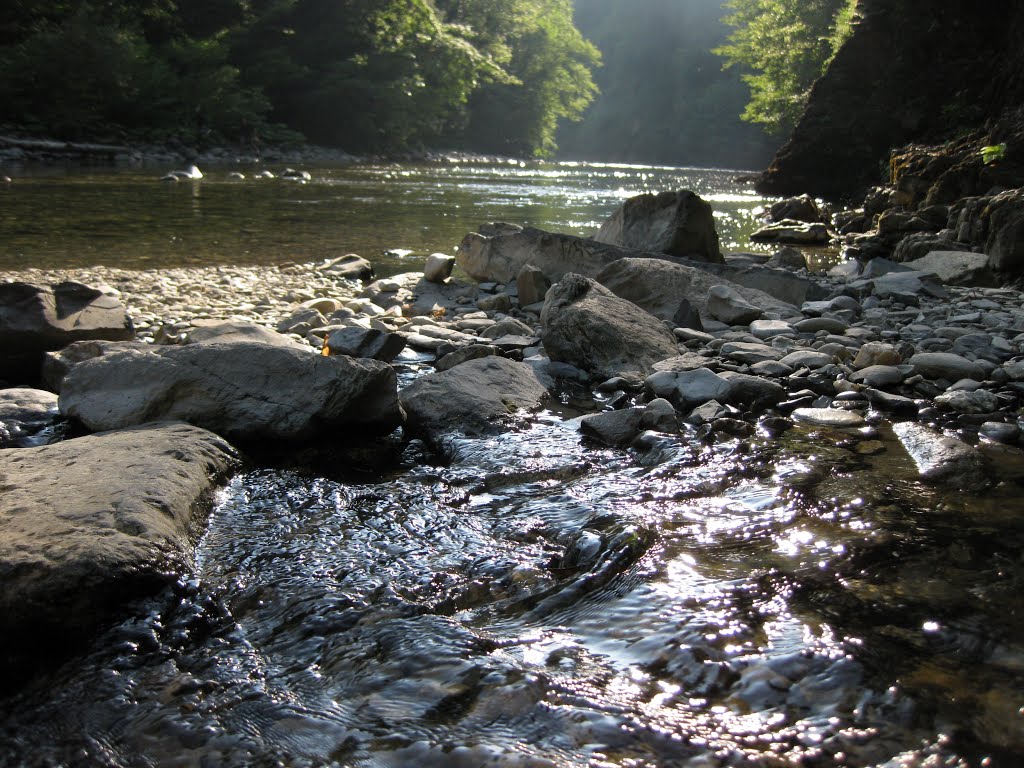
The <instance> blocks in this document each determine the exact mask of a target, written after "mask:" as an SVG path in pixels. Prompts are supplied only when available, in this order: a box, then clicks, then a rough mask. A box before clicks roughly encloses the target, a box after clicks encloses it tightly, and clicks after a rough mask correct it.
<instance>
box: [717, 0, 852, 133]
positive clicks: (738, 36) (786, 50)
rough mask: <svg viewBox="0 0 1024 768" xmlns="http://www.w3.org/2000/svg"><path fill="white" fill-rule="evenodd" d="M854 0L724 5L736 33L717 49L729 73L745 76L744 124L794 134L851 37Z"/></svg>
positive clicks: (730, 1)
mask: <svg viewBox="0 0 1024 768" xmlns="http://www.w3.org/2000/svg"><path fill="white" fill-rule="evenodd" d="M856 5H857V2H856V0H726V2H724V3H723V7H724V8H726V9H729V11H731V13H729V15H727V16H726V17H725V19H724V21H725V22H726V23H727V24H729V25H730V26H732V27H733V31H732V33H731V34H730V35H729V38H728V41H727V42H726V43H725V44H724V45H721V46H719V47H718V48H716V49H715V53H717V54H719V55H720V56H722V57H724V59H725V63H726V66H727V67H733V66H736V67H739V68H740V69H742V70H744V72H745V74H744V75H743V79H744V81H746V83H747V84H748V85H749V86H750V102H749V103H748V104H747V107H746V109H745V110H744V112H743V118H744V119H745V120H748V121H750V122H753V123H760V124H762V125H764V126H765V127H766V128H768V129H769V130H770V131H772V132H774V133H776V134H782V133H784V132H786V131H788V130H790V129H791V128H792V127H793V125H794V124H795V123H796V120H797V118H798V117H799V116H800V113H801V112H802V111H803V108H804V106H805V104H806V103H807V96H808V93H809V91H810V87H811V85H812V84H813V83H814V81H815V80H817V79H818V77H820V76H821V74H822V72H823V71H824V69H825V67H826V66H827V64H828V62H829V61H831V59H832V57H833V56H834V55H835V52H836V50H838V48H839V46H840V45H841V44H842V42H843V41H844V40H845V38H846V36H847V35H849V33H850V27H851V24H852V22H853V17H854V14H855V12H856Z"/></svg>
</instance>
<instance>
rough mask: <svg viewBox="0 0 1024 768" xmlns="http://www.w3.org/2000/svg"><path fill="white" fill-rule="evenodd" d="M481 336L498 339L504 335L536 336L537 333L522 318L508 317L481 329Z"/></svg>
mask: <svg viewBox="0 0 1024 768" xmlns="http://www.w3.org/2000/svg"><path fill="white" fill-rule="evenodd" d="M480 336H481V338H484V339H498V338H501V337H502V336H526V337H535V336H536V333H535V332H534V330H533V328H532V327H531V326H529V325H527V324H526V323H524V322H523V321H522V320H516V319H515V318H514V317H506V318H504V319H503V320H498V321H497V322H495V323H494V324H493V325H490V326H488V327H487V328H484V329H483V330H482V331H480Z"/></svg>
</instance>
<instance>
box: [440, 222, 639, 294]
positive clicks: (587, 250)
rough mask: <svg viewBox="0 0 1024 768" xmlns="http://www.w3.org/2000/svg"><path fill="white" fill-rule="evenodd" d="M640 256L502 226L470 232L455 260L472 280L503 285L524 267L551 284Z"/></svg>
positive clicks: (587, 241)
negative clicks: (570, 273) (535, 269)
mask: <svg viewBox="0 0 1024 768" xmlns="http://www.w3.org/2000/svg"><path fill="white" fill-rule="evenodd" d="M640 255H643V254H641V253H639V252H637V251H630V250H626V249H623V248H619V247H616V246H613V245H606V244H604V243H598V242H596V241H594V240H590V239H587V238H583V237H575V236H573V235H563V234H557V233H554V232H545V231H543V230H540V229H534V228H532V227H526V228H525V229H523V228H520V227H513V226H502V227H495V228H493V229H488V230H487V231H486V232H485V233H479V232H470V233H469V234H468V235H466V236H465V237H464V238H463V239H462V243H461V244H460V245H459V250H458V252H457V253H456V255H455V258H456V261H457V263H458V265H459V267H461V268H462V270H463V271H464V272H465V273H466V274H467V275H469V276H470V277H472V278H473V279H474V280H480V281H482V282H484V281H494V282H498V283H507V282H510V281H512V280H514V279H515V278H516V277H517V276H518V275H519V273H520V271H521V270H522V269H523V267H525V266H527V265H533V266H534V267H536V268H537V269H540V270H541V271H542V272H543V273H544V275H545V277H547V278H548V279H549V280H552V281H555V280H560V279H561V277H562V275H564V274H565V273H566V272H575V273H577V274H581V275H586V276H588V277H593V276H594V275H596V274H597V273H598V272H600V271H601V270H602V269H603V268H604V267H605V266H607V265H608V264H610V263H611V262H613V261H616V260H618V259H621V258H622V257H623V256H640Z"/></svg>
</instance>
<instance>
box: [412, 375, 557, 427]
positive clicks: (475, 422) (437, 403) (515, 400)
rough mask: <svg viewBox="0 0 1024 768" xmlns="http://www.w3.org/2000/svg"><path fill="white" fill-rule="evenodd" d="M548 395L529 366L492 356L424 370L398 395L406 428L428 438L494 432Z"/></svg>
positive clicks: (534, 407)
mask: <svg viewBox="0 0 1024 768" xmlns="http://www.w3.org/2000/svg"><path fill="white" fill-rule="evenodd" d="M546 396H547V388H546V387H545V386H544V384H543V383H542V382H541V380H540V379H539V378H538V377H537V374H536V373H535V371H534V369H533V367H532V366H530V365H527V364H526V363H518V362H515V361H514V360H509V359H507V358H504V357H494V356H489V357H482V358H478V359H475V360H469V361H467V362H464V363H461V364H460V365H456V366H455V367H453V368H449V369H448V370H446V371H440V372H437V373H431V374H427V375H426V376H422V377H420V378H418V379H416V381H414V382H413V383H412V384H410V385H409V386H408V387H406V388H405V389H403V390H402V391H401V393H400V398H401V403H402V407H403V408H404V409H405V412H406V415H407V418H408V421H407V423H406V429H408V430H410V431H412V432H420V433H425V434H427V435H428V436H429V437H431V438H437V437H440V436H442V435H443V434H445V433H452V432H461V433H463V434H466V435H476V434H483V433H486V432H490V431H493V430H494V429H495V428H496V427H497V425H499V424H500V423H502V422H504V421H507V420H508V419H509V418H510V417H511V416H512V415H513V414H514V413H515V412H516V411H517V410H533V409H536V408H538V407H539V406H540V405H541V403H542V402H543V400H544V398H545V397H546Z"/></svg>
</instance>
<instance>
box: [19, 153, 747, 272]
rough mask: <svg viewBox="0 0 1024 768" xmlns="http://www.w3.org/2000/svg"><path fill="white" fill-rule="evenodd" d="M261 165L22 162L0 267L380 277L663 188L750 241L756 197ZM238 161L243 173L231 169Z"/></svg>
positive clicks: (700, 176)
mask: <svg viewBox="0 0 1024 768" xmlns="http://www.w3.org/2000/svg"><path fill="white" fill-rule="evenodd" d="M261 169H262V167H261V168H252V167H241V166H222V167H209V168H204V169H203V171H204V173H205V176H204V178H203V179H201V180H198V181H183V182H179V183H169V182H161V181H159V177H160V176H161V175H162V174H163V173H164V172H165V171H167V170H170V169H169V168H153V167H149V168H143V169H126V168H101V169H83V168H78V169H57V170H55V169H48V170H46V171H37V172H28V173H24V174H23V175H20V176H17V177H16V178H15V179H14V181H13V182H12V183H10V184H6V185H3V186H0V269H20V268H25V267H64V268H67V267H89V266H93V265H106V266H118V267H124V268H132V269H149V268H154V267H178V266H199V265H205V264H284V263H290V262H300V263H301V262H316V261H321V260H323V259H327V258H333V257H336V256H341V255H344V254H346V253H358V254H359V255H361V256H364V257H365V258H368V259H370V261H372V262H373V263H374V265H375V267H376V269H377V272H378V274H380V275H388V274H395V273H397V272H405V271H412V270H418V269H421V268H422V257H423V256H424V255H426V254H429V253H432V252H443V253H454V250H455V249H456V247H457V246H458V244H459V242H460V241H461V240H462V238H463V237H464V236H465V234H466V233H467V232H471V231H474V230H476V229H477V228H478V227H479V225H480V224H481V223H483V222H491V221H505V222H511V223H514V224H521V225H524V226H526V225H529V226H535V227H539V228H541V229H547V230H550V231H554V232H564V233H568V234H575V235H582V236H589V235H592V234H594V232H595V231H596V229H597V227H599V226H600V224H601V222H602V221H603V220H604V219H605V218H606V217H607V216H608V215H609V214H610V213H611V212H612V211H614V210H615V208H616V207H617V206H618V205H620V204H621V203H622V201H623V200H625V199H626V198H628V197H631V196H633V195H636V194H639V193H641V192H660V191H664V190H671V189H691V190H693V191H695V192H697V193H698V194H699V195H701V196H702V197H703V198H704V199H706V200H708V201H709V202H710V203H711V204H712V206H713V207H714V209H715V217H716V221H717V225H718V232H719V236H720V238H721V242H722V248H723V250H724V251H725V252H730V251H739V250H747V249H748V248H749V243H748V237H749V235H750V233H751V232H753V231H754V229H756V227H757V225H758V222H757V219H756V214H757V212H759V211H760V209H761V207H762V205H763V202H764V201H763V199H762V198H761V197H760V196H759V195H757V193H755V192H754V190H753V187H752V185H751V184H750V183H749V182H741V181H737V178H738V177H741V176H742V175H743V172H740V171H731V170H713V169H694V168H666V167H649V166H632V165H631V166H625V165H611V164H582V163H564V162H563V163H541V162H518V161H514V162H508V163H505V164H490V165H480V164H464V165H460V164H455V163H449V164H415V165H396V164H362V165H349V166H343V167H321V168H307V169H306V170H308V171H309V172H310V173H311V175H312V180H311V181H309V182H305V183H299V182H295V181H287V180H283V179H262V178H256V177H255V172H256V171H258V170H261ZM267 169H269V170H271V171H273V172H275V173H277V172H280V171H281V170H282V168H281V167H277V166H268V167H267ZM235 170H239V171H242V172H243V173H245V175H246V179H245V180H233V179H231V178H230V177H229V173H230V172H231V171H235ZM395 251H398V252H399V253H398V254H395V253H393V252H395ZM403 251H409V252H411V253H409V254H403V253H402V252H403Z"/></svg>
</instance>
